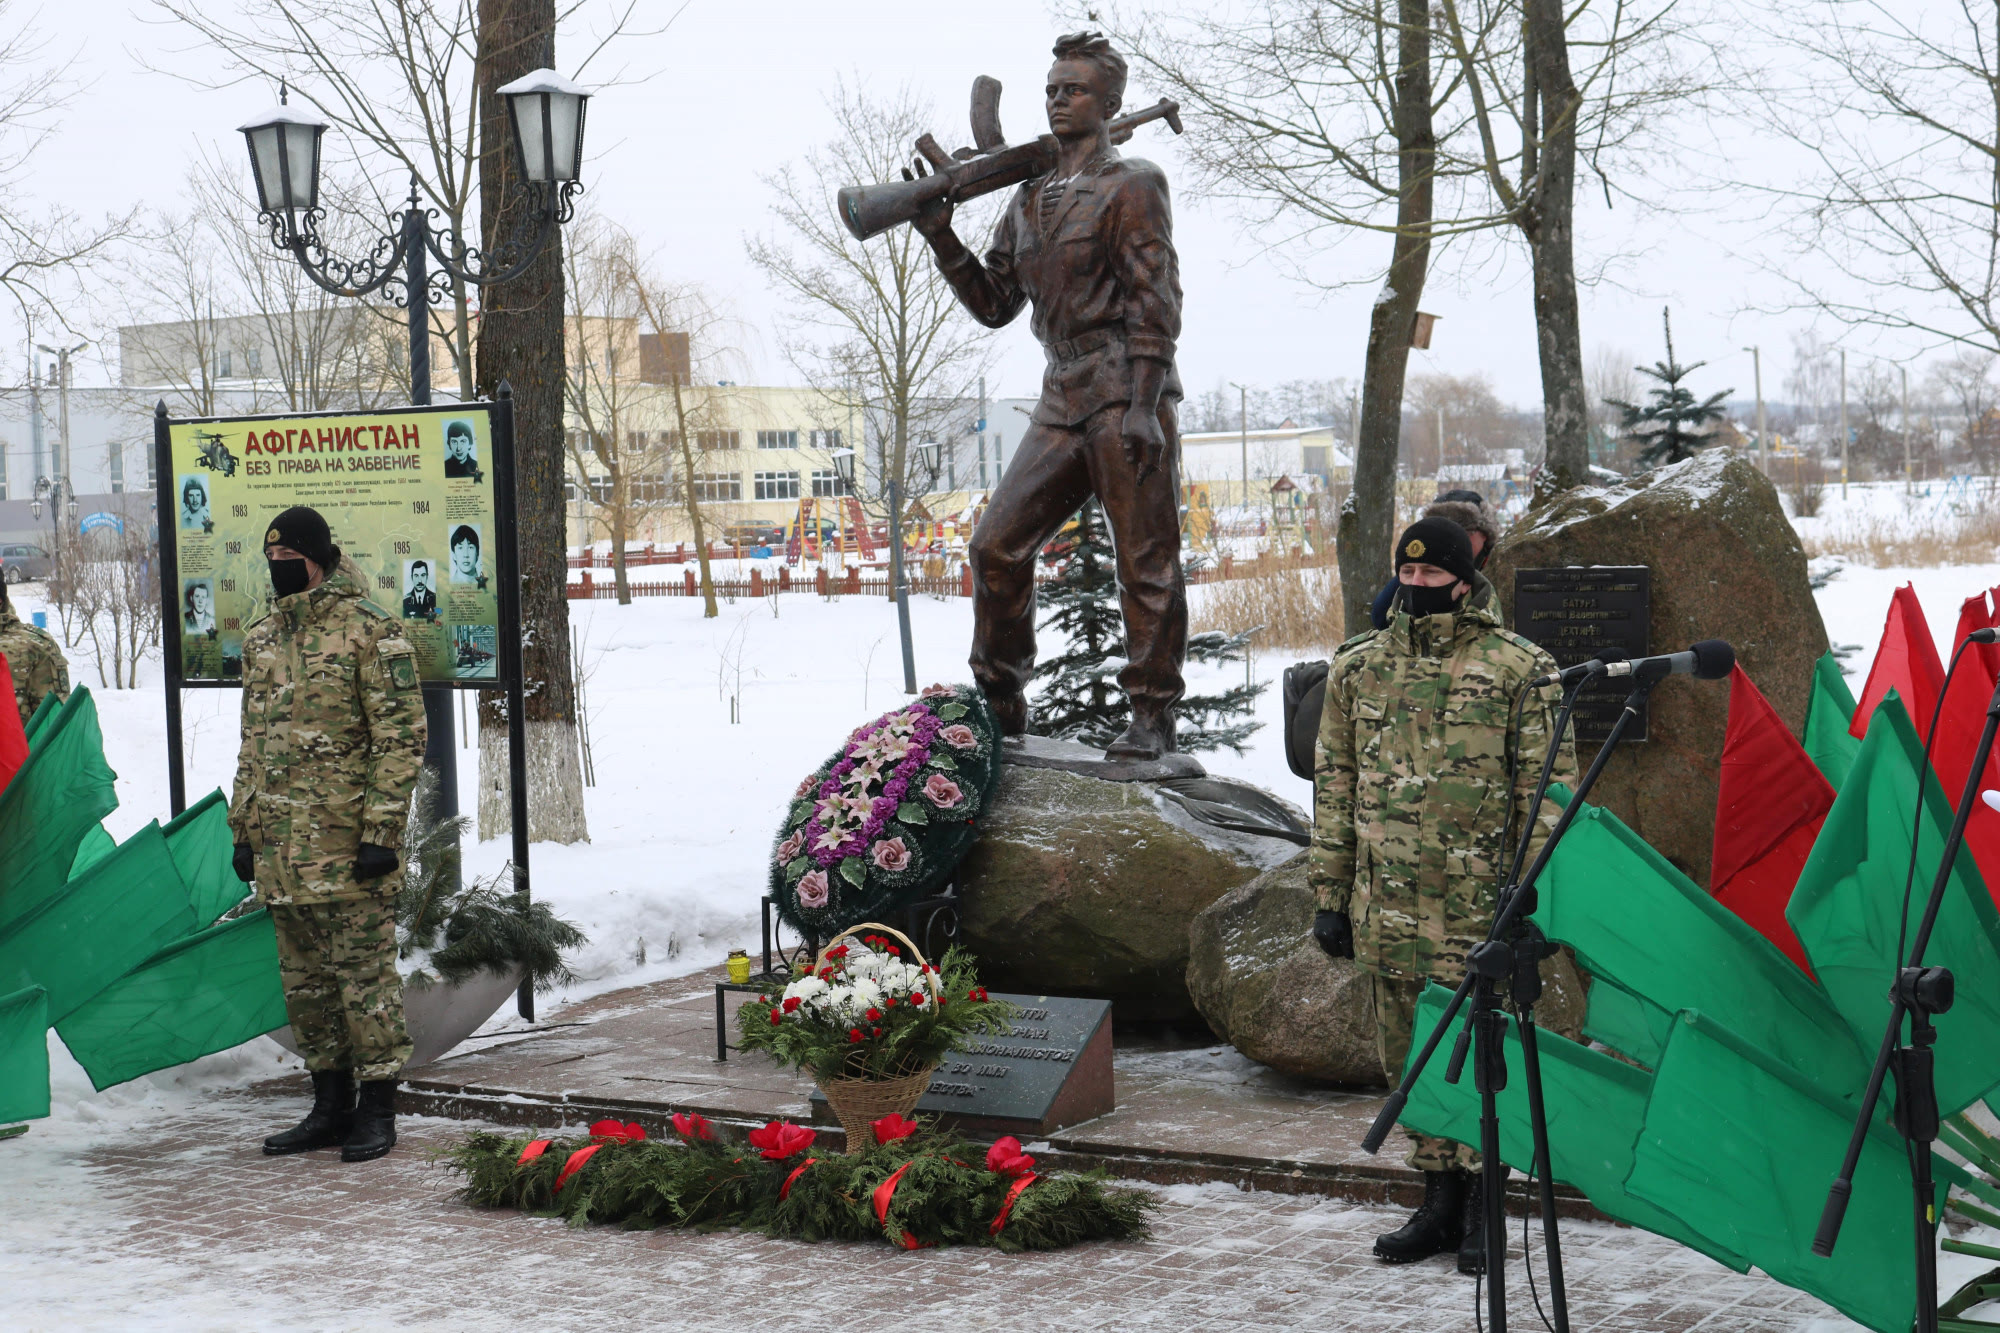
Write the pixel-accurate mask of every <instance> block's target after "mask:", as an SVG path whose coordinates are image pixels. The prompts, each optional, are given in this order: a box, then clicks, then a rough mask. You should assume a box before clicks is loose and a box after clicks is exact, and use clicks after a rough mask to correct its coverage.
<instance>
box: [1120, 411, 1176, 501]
mask: <svg viewBox="0 0 2000 1333" xmlns="http://www.w3.org/2000/svg"><path fill="white" fill-rule="evenodd" d="M1120 435H1121V436H1122V438H1123V440H1124V444H1125V459H1126V461H1127V462H1129V463H1131V464H1132V466H1133V467H1135V468H1137V469H1138V470H1139V480H1140V481H1142V482H1143V481H1144V480H1145V479H1146V478H1147V477H1150V476H1151V475H1152V474H1153V473H1155V472H1157V471H1159V468H1160V459H1161V456H1162V455H1164V454H1165V453H1166V451H1167V436H1166V432H1164V431H1162V430H1161V429H1160V418H1159V414H1158V413H1157V412H1148V411H1146V410H1145V409H1143V408H1141V407H1138V406H1136V405H1135V406H1132V407H1128V408H1126V409H1125V425H1124V428H1123V429H1122V430H1121V431H1120Z"/></svg>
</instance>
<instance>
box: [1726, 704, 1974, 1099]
mask: <svg viewBox="0 0 2000 1333" xmlns="http://www.w3.org/2000/svg"><path fill="white" fill-rule="evenodd" d="M1923 751H1924V747H1923V743H1922V742H1920V741H1919V740H1918V739H1917V732H1916V728H1915V727H1913V726H1911V725H1910V718H1909V714H1907V713H1906V712H1904V711H1903V703H1902V700H1901V699H1899V698H1897V697H1896V695H1895V693H1894V692H1893V691H1891V692H1890V694H1889V695H1888V697H1886V698H1885V699H1883V701H1882V703H1881V706H1880V707H1878V708H1877V709H1876V710H1875V716H1874V717H1873V718H1871V719H1870V720H1869V723H1868V736H1867V739H1866V740H1864V741H1863V742H1862V744H1861V751H1860V753H1859V754H1857V755H1856V756H1855V759H1854V767H1853V768H1852V769H1851V770H1850V771H1849V772H1848V775H1847V781H1846V783H1845V784H1844V785H1843V786H1842V787H1841V789H1840V795H1839V796H1838V797H1836V798H1835V799H1834V803H1833V809H1832V811H1831V812H1829V813H1828V815H1827V817H1826V825H1825V827H1824V828H1822V829H1821V830H1820V834H1819V839H1818V841H1816V842H1815V843H1814V844H1813V850H1812V856H1811V857H1810V858H1809V859H1808V860H1807V861H1806V868H1805V871H1804V873H1802V874H1801V875H1800V876H1799V883H1798V887H1797V888H1796V889H1794V890H1793V891H1792V902H1791V906H1790V908H1789V909H1787V911H1786V913H1785V919H1786V920H1787V921H1789V922H1790V923H1791V926H1792V929H1793V930H1794V931H1796V932H1797V933H1798V937H1799V942H1800V943H1801V944H1803V945H1804V946H1805V950H1806V955H1807V957H1809V958H1811V959H1812V965H1813V971H1814V972H1815V973H1816V974H1817V975H1818V976H1819V979H1820V983H1821V984H1822V985H1823V986H1825V988H1826V993H1827V995H1828V997H1829V998H1830V999H1831V1000H1832V1002H1833V1005H1834V1007H1835V1008H1836V1009H1838V1010H1839V1011H1840V1014H1841V1017H1842V1018H1843V1019H1845V1020H1846V1023H1847V1026H1848V1028H1849V1029H1850V1030H1851V1031H1852V1032H1853V1033H1854V1036H1855V1039H1856V1040H1857V1041H1859V1042H1864V1043H1866V1045H1867V1049H1869V1050H1870V1051H1873V1050H1874V1049H1875V1048H1876V1047H1877V1046H1879V1045H1880V1043H1881V1040H1882V1033H1883V1031H1884V1029H1886V1028H1887V1027H1888V1025H1889V1009H1890V1001H1889V986H1890V983H1891V982H1892V981H1893V980H1894V979H1895V976H1896V971H1897V968H1898V966H1899V963H1900V960H1899V959H1898V958H1897V957H1896V952H1897V947H1896V946H1897V940H1898V937H1899V936H1900V934H1901V930H1902V911H1903V884H1904V879H1905V876H1906V875H1907V874H1908V873H1909V866H1910V830H1911V827H1912V825H1913V824H1919V821H1917V820H1916V819H1915V818H1914V816H1915V814H1916V795H1917V773H1918V771H1919V768H1920V765H1921V764H1922V762H1923ZM1951 817H1952V816H1951V802H1950V801H1949V800H1948V799H1947V798H1946V796H1945V794H1944V793H1943V792H1942V791H1940V790H1939V788H1938V784H1937V782H1936V781H1935V780H1932V781H1929V782H1926V783H1925V784H1924V817H1923V819H1922V821H1921V822H1920V827H1921V830H1922V832H1921V837H1920V839H1919V842H1918V853H1917V873H1916V879H1915V882H1914V883H1913V884H1912V885H1911V888H1910V905H1909V933H1910V935H1912V936H1914V935H1915V934H1916V929H1917V923H1918V922H1919V921H1920V920H1921V919H1922V916H1923V911H1924V904H1925V901H1926V900H1927V898H1928V896H1929V894H1930V886H1931V880H1932V879H1933V878H1934V877H1935V876H1936V874H1937V866H1938V861H1939V857H1940V854H1941V852H1942V849H1943V847H1944V838H1945V834H1946V833H1947V832H1948V831H1949V829H1950V826H1951ZM1904 947H1905V949H1907V948H1908V947H1909V946H1908V945H1907V944H1905V946H1904ZM1924 961H1925V962H1926V963H1927V964H1930V965H1933V966H1944V967H1949V968H1950V969H1951V970H1952V974H1953V977H1954V979H1955V980H1956V981H1957V983H1958V984H1957V999H1956V1002H1955V1003H1954V1004H1953V1006H1952V1009H1951V1012H1949V1013H1947V1014H1945V1015H1943V1016H1941V1017H1940V1018H1939V1019H1938V1021H1937V1031H1938V1040H1937V1047H1936V1051H1937V1090H1938V1101H1939V1103H1940V1105H1941V1107H1942V1110H1943V1112H1944V1114H1946V1115H1950V1114H1952V1113H1953V1112H1955V1111H1960V1110H1963V1109H1964V1108H1965V1107H1967V1106H1969V1105H1971V1104H1972V1103H1973V1102H1974V1101H1977V1100H1978V1099H1979V1098H1980V1097H1981V1096H1983V1095H1984V1094H1985V1093H1986V1092H1987V1091H1989V1090H1990V1089H1992V1088H1993V1087H1995V1086H1996V1085H2000V918H1996V914H1995V912H1994V908H1993V900H1992V898H1990V897H1989V896H1988V895H1987V892H1986V886H1985V884H1984V883H1983V882H1982V881H1981V880H1980V878H1979V868H1978V867H1977V866H1976V865H1974V864H1973V860H1972V856H1971V854H1970V853H1969V852H1966V851H1963V850H1961V851H1960V853H1959V855H1958V857H1957V859H1956V860H1955V861H1954V862H1953V865H1952V876H1951V881H1950V883H1949V884H1948V885H1947V886H1946V890H1945V897H1944V905H1943V907H1942V909H1941V910H1940V911H1939V914H1938V919H1937V928H1936V929H1935V930H1934V931H1933V932H1932V933H1931V939H1930V948H1929V950H1928V951H1927V952H1926V954H1925V956H1924ZM1739 1031H1741V1029H1739ZM1746 1035H1747V1034H1746ZM1847 1086H1848V1091H1849V1092H1850V1093H1858V1092H1859V1090H1860V1087H1861V1084H1860V1082H1859V1081H1856V1082H1853V1083H1851V1084H1849V1085H1847Z"/></svg>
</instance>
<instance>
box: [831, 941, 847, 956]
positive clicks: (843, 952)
mask: <svg viewBox="0 0 2000 1333" xmlns="http://www.w3.org/2000/svg"><path fill="white" fill-rule="evenodd" d="M826 956H827V957H828V958H845V957H847V946H846V945H845V944H843V945H841V946H840V947H839V948H837V949H828V950H827V951H826Z"/></svg>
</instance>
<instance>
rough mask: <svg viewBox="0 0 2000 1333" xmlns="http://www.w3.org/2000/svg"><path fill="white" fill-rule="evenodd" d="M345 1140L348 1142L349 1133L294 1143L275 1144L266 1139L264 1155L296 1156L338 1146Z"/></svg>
mask: <svg viewBox="0 0 2000 1333" xmlns="http://www.w3.org/2000/svg"><path fill="white" fill-rule="evenodd" d="M345 1142H347V1135H345V1134H330V1135H327V1136H326V1137H324V1138H317V1139H306V1140H304V1141H303V1142H300V1143H292V1144H274V1143H272V1142H271V1141H270V1140H269V1139H266V1140H264V1155H265V1156H266V1157H294V1156H297V1155H298V1154H299V1153H302V1152H319V1151H320V1150H321V1149H323V1148H338V1147H339V1146H340V1145H341V1144H343V1143H345Z"/></svg>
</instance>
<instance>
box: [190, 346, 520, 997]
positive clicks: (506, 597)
mask: <svg viewBox="0 0 2000 1333" xmlns="http://www.w3.org/2000/svg"><path fill="white" fill-rule="evenodd" d="M468 407H476V408H485V409H487V410H488V411H489V412H490V414H491V417H492V422H493V445H492V462H493V522H494V526H495V527H496V528H497V529H498V531H497V533H496V534H495V535H496V536H497V537H498V538H499V542H498V546H499V550H498V551H497V552H496V564H497V565H498V567H499V584H500V586H499V592H498V597H497V601H498V603H499V613H500V642H499V650H500V661H499V664H498V670H499V679H498V680H481V681H470V680H468V681H427V682H425V688H426V689H431V688H440V689H467V690H490V689H495V688H500V689H504V690H505V691H506V692H507V777H508V788H509V791H508V808H509V813H510V815H511V821H510V822H511V823H512V825H513V867H512V868H513V872H514V888H515V890H516V891H517V892H519V893H520V894H521V901H522V902H523V903H524V904H525V903H527V902H529V901H530V897H529V887H528V779H527V719H526V717H525V715H524V713H523V707H524V703H523V696H524V694H525V682H524V681H523V679H522V661H521V561H520V550H519V546H518V542H519V536H518V532H519V525H518V523H517V522H516V514H517V504H518V501H517V499H516V495H515V489H514V391H513V389H512V387H510V386H509V385H507V384H504V383H503V384H502V385H501V386H500V391H499V393H498V394H497V395H496V396H495V397H494V398H493V399H492V400H491V401H490V402H481V401H473V402H464V403H426V404H412V405H408V406H399V407H396V408H395V409H393V410H395V411H396V412H399V413H409V414H413V415H415V414H435V413H448V412H452V413H456V412H463V411H465V409H466V408H468ZM352 415H354V413H353V411H352V409H339V410H335V411H330V412H272V413H264V414H261V415H255V416H244V417H180V418H174V417H170V416H169V415H168V414H167V404H166V401H165V400H164V399H162V400H161V401H160V403H159V405H158V406H157V407H155V408H154V410H153V464H154V466H153V494H154V502H155V504H156V505H157V506H158V511H159V513H160V515H161V522H162V523H163V524H164V523H165V522H166V521H167V520H168V519H170V518H171V517H172V515H173V513H174V509H175V504H176V503H177V502H176V501H175V499H174V495H173V489H174V466H173V447H172V435H171V427H172V425H173V424H174V423H175V421H176V420H178V421H179V423H180V424H182V425H207V424H211V423H216V422H225V421H226V422H232V423H234V422H249V421H292V420H304V419H309V418H313V417H347V416H352ZM159 564H160V621H161V656H162V659H163V663H162V665H163V666H164V668H165V669H164V671H163V672H162V673H161V675H162V681H163V687H164V692H165V695H166V712H167V795H168V802H169V805H170V806H171V811H172V813H173V814H176V815H178V814H180V813H181V812H182V811H184V810H185V809H187V764H186V749H185V745H184V741H183V737H182V730H181V691H182V690H194V689H241V688H242V682H241V681H240V680H239V681H228V680H199V681H189V680H185V679H183V678H182V674H181V667H182V661H181V623H180V616H179V614H178V613H177V612H176V610H175V608H176V605H177V603H178V601H179V598H178V597H177V595H176V593H175V589H177V588H178V587H180V552H179V551H178V550H177V549H176V547H175V544H174V542H173V541H172V540H170V539H169V538H168V537H167V535H166V532H165V529H164V527H163V528H162V531H161V540H160V561H159ZM452 808H453V810H454V811H455V810H456V808H457V806H456V802H454V803H453V806H452ZM534 1003H535V1002H534V991H533V988H532V983H531V982H526V981H524V982H522V983H521V994H520V1004H519V1008H520V1012H521V1017H523V1018H526V1019H530V1020H532V1019H533V1018H534V1016H535V1011H534Z"/></svg>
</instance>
